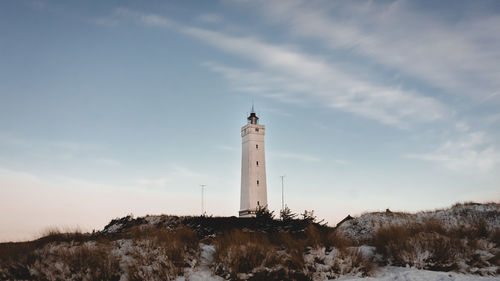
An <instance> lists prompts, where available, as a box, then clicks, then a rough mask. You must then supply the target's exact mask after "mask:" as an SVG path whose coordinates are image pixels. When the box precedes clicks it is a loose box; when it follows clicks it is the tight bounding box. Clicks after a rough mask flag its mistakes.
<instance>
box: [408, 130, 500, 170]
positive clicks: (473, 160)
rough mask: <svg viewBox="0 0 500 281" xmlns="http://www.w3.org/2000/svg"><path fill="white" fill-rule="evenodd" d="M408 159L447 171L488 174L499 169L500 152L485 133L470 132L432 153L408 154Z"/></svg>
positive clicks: (444, 144)
mask: <svg viewBox="0 0 500 281" xmlns="http://www.w3.org/2000/svg"><path fill="white" fill-rule="evenodd" d="M405 156H406V157H407V158H412V159H419V160H424V161H429V162H433V163H435V164H438V165H440V166H443V167H445V168H447V169H450V170H453V171H457V172H464V173H467V174H470V173H477V172H480V173H487V172H491V171H493V170H496V169H498V167H499V165H500V151H498V150H497V149H496V148H495V146H494V145H493V144H492V143H491V141H490V140H489V139H488V138H487V137H486V134H485V133H484V132H470V133H466V134H464V135H462V136H461V137H460V138H458V139H456V140H450V141H446V142H445V143H443V144H442V145H441V146H440V147H439V148H437V149H436V150H435V151H432V152H430V153H421V154H416V153H413V154H407V155H405Z"/></svg>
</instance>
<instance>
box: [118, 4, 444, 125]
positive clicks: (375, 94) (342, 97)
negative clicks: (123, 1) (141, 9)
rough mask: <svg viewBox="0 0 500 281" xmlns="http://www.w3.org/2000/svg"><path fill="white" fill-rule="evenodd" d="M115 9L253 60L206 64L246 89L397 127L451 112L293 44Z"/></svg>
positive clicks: (413, 93) (430, 119) (410, 92)
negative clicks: (237, 63) (246, 66)
mask: <svg viewBox="0 0 500 281" xmlns="http://www.w3.org/2000/svg"><path fill="white" fill-rule="evenodd" d="M119 11H120V14H121V15H123V16H126V17H129V18H132V19H134V20H136V21H138V22H140V23H142V24H145V25H148V26H153V27H166V28H171V29H174V30H176V31H178V32H181V33H183V34H186V35H189V36H191V37H194V38H197V39H199V40H201V41H202V42H204V43H206V44H208V45H211V46H213V47H215V48H217V49H220V50H222V51H224V52H227V53H231V54H233V55H236V56H238V57H241V58H243V59H246V60H248V61H250V62H252V63H254V64H255V65H256V67H257V70H249V69H242V68H235V67H229V66H224V65H221V64H216V63H211V64H207V66H208V67H209V68H210V69H212V70H214V71H216V72H218V73H221V74H223V75H224V77H226V78H227V79H229V80H231V82H233V83H234V84H235V85H237V88H239V89H241V90H244V91H254V92H263V94H264V95H269V96H270V97H272V98H278V99H280V100H282V101H291V102H298V101H300V100H306V101H312V102H315V103H318V104H321V105H325V106H327V107H329V108H332V109H336V110H343V111H347V112H351V113H354V114H357V115H361V116H363V117H366V118H370V119H375V120H377V121H379V122H382V123H384V124H391V125H396V126H399V127H406V126H407V125H408V124H409V123H411V122H415V121H417V122H426V121H433V120H436V119H441V118H445V117H446V116H447V115H449V114H450V112H449V110H447V108H446V107H445V106H444V105H442V104H441V103H440V102H438V101H437V100H435V99H433V98H430V97H425V96H422V95H420V94H418V93H416V92H414V91H408V90H404V89H401V88H399V87H387V86H383V85H376V84H373V83H371V82H368V81H364V80H361V79H359V78H358V77H356V76H354V75H351V74H349V73H347V72H345V71H343V70H342V69H341V68H339V67H337V66H336V65H335V64H334V63H332V62H330V61H328V60H327V59H325V58H323V57H320V56H316V55H310V54H308V53H305V52H303V51H300V50H299V49H298V48H296V47H293V46H288V45H278V44H271V43H268V42H265V41H263V40H262V39H260V38H257V37H255V36H232V35H229V34H227V33H224V32H221V31H213V30H208V29H203V28H198V27H193V26H186V25H181V24H179V23H176V22H173V21H172V20H170V19H168V18H166V17H163V16H159V15H155V14H142V13H138V12H133V11H129V10H124V9H120V10H119ZM246 74H251V75H246ZM266 77H267V78H266ZM268 90H269V91H268Z"/></svg>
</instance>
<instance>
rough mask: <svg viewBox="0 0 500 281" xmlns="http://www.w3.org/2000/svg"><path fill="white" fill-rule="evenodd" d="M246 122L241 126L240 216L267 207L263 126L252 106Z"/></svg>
mask: <svg viewBox="0 0 500 281" xmlns="http://www.w3.org/2000/svg"><path fill="white" fill-rule="evenodd" d="M247 120H248V123H247V124H246V125H245V126H243V127H242V128H241V138H242V151H241V201H240V212H239V215H240V217H254V216H255V213H256V211H257V210H258V209H259V208H264V207H267V184H266V157H265V153H264V135H265V132H266V129H265V126H264V125H261V124H259V117H257V114H255V111H254V109H253V106H252V111H251V113H250V116H248V118H247Z"/></svg>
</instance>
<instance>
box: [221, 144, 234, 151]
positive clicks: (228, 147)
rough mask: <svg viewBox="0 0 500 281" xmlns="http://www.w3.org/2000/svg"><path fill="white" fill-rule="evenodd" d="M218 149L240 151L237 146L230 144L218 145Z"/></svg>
mask: <svg viewBox="0 0 500 281" xmlns="http://www.w3.org/2000/svg"><path fill="white" fill-rule="evenodd" d="M217 148H218V149H221V150H226V151H238V149H237V148H236V147H232V146H228V145H219V146H217Z"/></svg>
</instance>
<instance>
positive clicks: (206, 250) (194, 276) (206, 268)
mask: <svg viewBox="0 0 500 281" xmlns="http://www.w3.org/2000/svg"><path fill="white" fill-rule="evenodd" d="M200 248H201V254H200V259H201V260H200V262H199V264H197V265H196V266H194V267H193V268H188V269H187V270H186V272H185V276H179V277H177V279H175V281H223V280H224V279H223V278H222V277H220V276H217V275H214V273H213V272H212V270H211V269H210V264H212V262H213V254H214V252H215V248H214V246H212V245H205V244H200Z"/></svg>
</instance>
